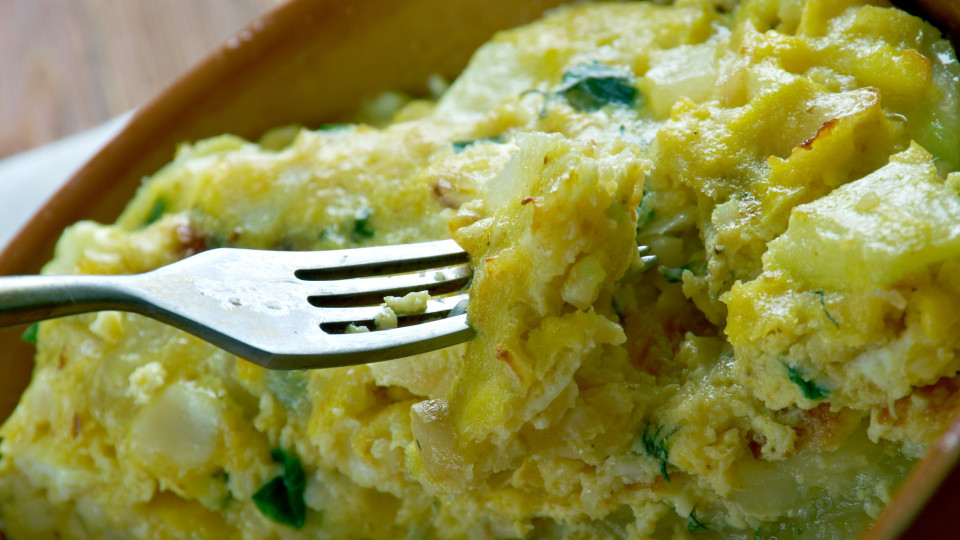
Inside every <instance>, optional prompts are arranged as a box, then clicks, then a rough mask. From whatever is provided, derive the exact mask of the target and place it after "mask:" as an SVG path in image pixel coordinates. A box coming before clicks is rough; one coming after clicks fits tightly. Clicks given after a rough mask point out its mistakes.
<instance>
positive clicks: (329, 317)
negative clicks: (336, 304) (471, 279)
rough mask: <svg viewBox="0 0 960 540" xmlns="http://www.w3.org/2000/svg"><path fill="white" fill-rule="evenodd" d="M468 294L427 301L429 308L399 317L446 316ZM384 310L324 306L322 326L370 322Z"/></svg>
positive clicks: (378, 308)
mask: <svg viewBox="0 0 960 540" xmlns="http://www.w3.org/2000/svg"><path fill="white" fill-rule="evenodd" d="M468 298H469V297H468V295H467V294H466V293H464V294H457V295H453V296H446V297H441V298H436V299H433V300H430V301H428V302H427V308H426V309H425V310H424V311H422V312H420V313H415V314H412V315H399V316H398V318H399V319H400V320H401V321H402V320H404V319H412V320H422V319H429V318H435V317H438V316H445V315H446V314H447V313H450V310H452V309H453V308H454V307H456V306H457V304H459V303H460V302H461V301H463V300H466V299H468ZM382 310H383V307H382V306H364V307H343V308H323V309H322V310H321V311H320V328H322V329H324V330H326V329H327V327H330V326H341V325H342V326H346V325H347V324H349V323H369V322H372V321H373V319H374V317H376V315H377V314H378V313H380V312H381V311H382Z"/></svg>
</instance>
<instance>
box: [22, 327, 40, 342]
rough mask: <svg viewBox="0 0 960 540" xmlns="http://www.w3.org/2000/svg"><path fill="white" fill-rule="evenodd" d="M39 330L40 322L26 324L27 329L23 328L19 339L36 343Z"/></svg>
mask: <svg viewBox="0 0 960 540" xmlns="http://www.w3.org/2000/svg"><path fill="white" fill-rule="evenodd" d="M39 330H40V323H33V324H31V325H30V326H28V327H27V329H26V330H24V331H23V333H22V334H20V339H22V340H23V341H26V342H27V343H29V344H31V345H36V344H37V331H39Z"/></svg>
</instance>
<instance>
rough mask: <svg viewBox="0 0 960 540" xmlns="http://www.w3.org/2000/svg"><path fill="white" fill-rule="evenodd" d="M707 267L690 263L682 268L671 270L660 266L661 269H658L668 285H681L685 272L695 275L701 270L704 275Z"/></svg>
mask: <svg viewBox="0 0 960 540" xmlns="http://www.w3.org/2000/svg"><path fill="white" fill-rule="evenodd" d="M706 266H707V265H706V263H694V262H690V263H687V264H685V265H683V266H681V267H680V268H670V267H667V266H660V268H658V271H659V272H660V275H662V276H663V279H665V280H667V283H679V282H681V281H683V271H684V270H689V271H691V272H693V273H694V274H697V270H699V271H700V273H701V274H702V273H704V272H705V271H706V269H707V268H706Z"/></svg>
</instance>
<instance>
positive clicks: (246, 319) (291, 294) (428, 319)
mask: <svg viewBox="0 0 960 540" xmlns="http://www.w3.org/2000/svg"><path fill="white" fill-rule="evenodd" d="M639 250H640V254H641V257H642V261H643V265H644V269H647V268H649V267H651V266H652V265H653V264H654V262H655V261H656V256H655V255H647V253H648V252H649V249H648V248H646V246H641V247H640V248H639ZM472 275H473V270H472V268H471V267H470V264H469V260H468V257H467V254H466V252H464V251H463V249H462V248H460V246H458V245H457V244H456V243H455V242H454V241H453V240H443V241H439V242H426V243H421V244H405V245H396V246H384V247H371V248H358V249H345V250H335V251H310V252H281V251H260V250H249V249H234V248H219V249H213V250H209V251H204V252H201V253H199V254H197V255H194V256H192V257H188V258H186V259H183V260H182V261H179V262H176V263H173V264H170V265H167V266H164V267H162V268H159V269H157V270H154V271H152V272H147V273H144V274H135V275H109V276H104V275H76V276H14V277H5V278H0V326H9V325H14V324H20V323H29V322H34V321H39V320H43V319H49V318H53V317H62V316H65V315H75V314H79V313H88V312H92V311H103V310H119V311H131V312H135V313H140V314H142V315H146V316H148V317H152V318H154V319H156V320H159V321H161V322H164V323H167V324H169V325H172V326H175V327H177V328H180V329H181V330H185V331H187V332H190V333H192V334H194V335H196V336H198V337H200V338H202V339H204V340H206V341H208V342H210V343H213V344H214V345H217V346H218V347H220V348H222V349H224V350H226V351H228V352H230V353H232V354H235V355H237V356H239V357H241V358H244V359H246V360H249V361H251V362H254V363H256V364H259V365H261V366H263V367H266V368H270V369H309V368H322V367H334V366H344V365H351V364H359V363H367V362H376V361H380V360H389V359H393V358H399V357H402V356H409V355H412V354H417V353H421V352H427V351H431V350H435V349H440V348H443V347H449V346H451V345H455V344H457V343H462V342H464V341H468V340H470V339H471V338H473V336H474V331H473V330H472V329H471V328H470V326H469V325H468V324H467V315H466V303H467V299H468V297H467V293H466V292H465V291H466V289H467V287H468V286H469V282H470V279H471V277H472ZM416 291H428V292H429V293H430V294H431V295H432V296H433V298H432V299H431V300H430V301H429V302H428V303H427V307H426V310H425V311H424V312H422V313H418V314H416V315H409V316H400V317H399V322H400V326H399V327H398V328H395V329H390V330H381V331H374V332H364V333H344V330H345V329H346V327H347V326H348V325H349V324H350V323H353V324H359V325H365V324H370V323H372V321H373V319H374V317H375V316H376V314H377V313H379V312H380V311H381V310H382V307H381V302H383V298H384V296H388V295H390V296H402V295H404V294H406V293H409V292H416ZM437 295H439V296H437Z"/></svg>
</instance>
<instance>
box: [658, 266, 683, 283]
mask: <svg viewBox="0 0 960 540" xmlns="http://www.w3.org/2000/svg"><path fill="white" fill-rule="evenodd" d="M657 270H658V271H659V272H660V275H661V276H663V279H665V280H666V281H667V283H679V282H681V281H683V271H684V270H686V267H683V266H681V267H680V268H668V267H666V266H660V267H659V268H658V269H657Z"/></svg>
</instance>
